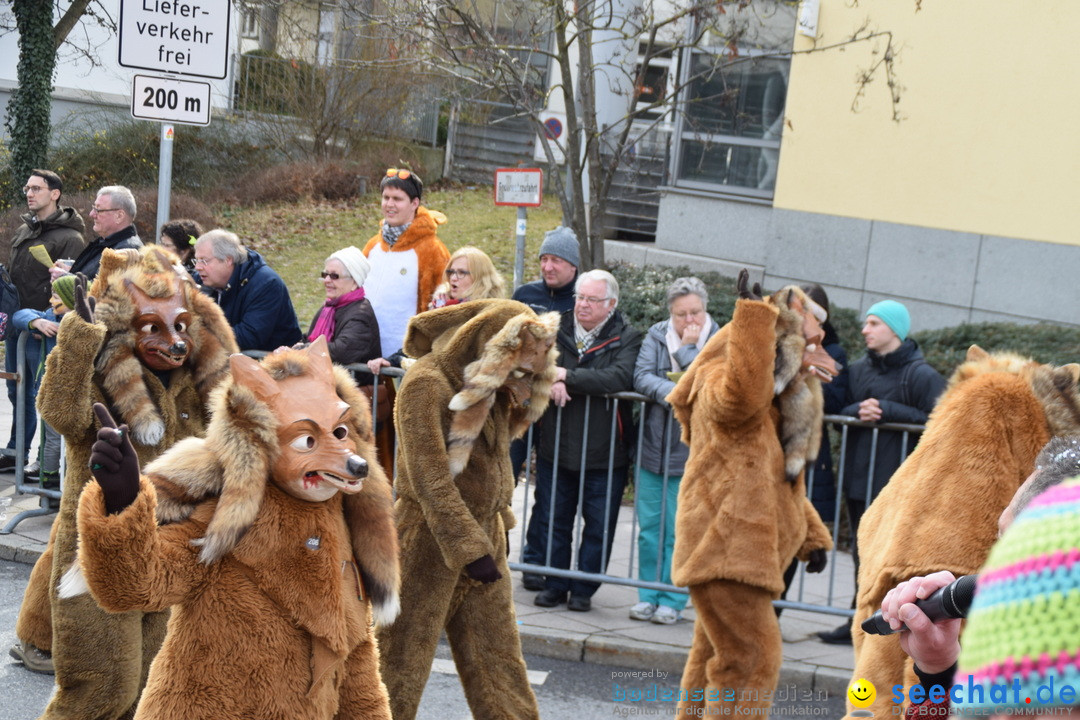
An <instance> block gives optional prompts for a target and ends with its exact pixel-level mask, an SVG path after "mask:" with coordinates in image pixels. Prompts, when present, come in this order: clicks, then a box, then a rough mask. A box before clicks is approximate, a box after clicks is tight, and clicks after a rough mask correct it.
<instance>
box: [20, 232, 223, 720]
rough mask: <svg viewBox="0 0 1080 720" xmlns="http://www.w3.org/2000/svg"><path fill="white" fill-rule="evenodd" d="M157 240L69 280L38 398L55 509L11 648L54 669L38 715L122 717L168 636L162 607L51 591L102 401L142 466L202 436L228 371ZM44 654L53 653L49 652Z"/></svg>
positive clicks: (69, 545)
mask: <svg viewBox="0 0 1080 720" xmlns="http://www.w3.org/2000/svg"><path fill="white" fill-rule="evenodd" d="M175 265H176V256H175V255H173V254H172V253H168V252H166V251H164V250H162V249H160V248H158V247H156V246H149V247H146V248H143V249H141V250H131V249H129V250H120V251H114V250H105V252H104V253H103V255H102V258H101V264H100V271H99V273H98V275H97V278H96V279H95V280H94V283H93V285H92V286H91V287H90V288H89V293H88V292H87V288H86V280H85V277H84V278H80V279H79V280H78V281H77V283H76V290H75V296H76V299H75V307H74V310H75V312H69V313H67V314H66V315H65V316H64V319H63V321H62V322H61V323H60V328H59V331H58V332H57V338H56V348H55V351H54V352H52V353H50V354H49V357H48V360H47V361H46V365H45V375H44V377H43V378H42V381H41V389H40V391H39V394H38V408H39V410H40V412H41V417H42V418H43V419H44V420H45V421H46V422H47V423H49V425H51V426H52V427H53V428H55V429H56V431H57V432H59V433H60V434H61V435H62V436H63V437H64V440H65V443H66V456H67V468H66V474H65V477H64V484H63V488H64V491H63V498H62V500H61V502H60V511H59V514H58V515H57V517H56V520H55V521H54V522H53V527H52V534H51V535H50V537H49V545H48V547H47V548H46V550H45V552H44V553H43V554H42V555H41V557H40V558H39V559H38V562H37V564H36V565H35V566H34V570H33V572H32V573H31V575H30V581H29V583H28V585H27V588H26V594H25V596H24V598H23V604H22V607H21V609H20V612H19V618H18V622H17V623H16V626H15V631H16V635H17V636H18V638H19V643H18V644H17V645H16V647H15V648H12V653H13V654H15V655H18V656H20V659H22V660H23V661H24V663H25V664H26V667H27V668H30V669H36V670H40V671H46V672H48V671H52V669H53V667H55V673H56V693H55V694H54V695H53V697H52V700H51V701H50V703H49V705H48V707H47V708H46V710H45V713H44V715H43V716H42V717H44V718H49V719H50V720H52V719H58V718H72V719H75V718H78V719H79V720H82V719H83V718H105V719H109V718H119V717H124V716H130V713H131V712H133V708H134V705H135V702H136V700H137V699H138V697H139V692H140V691H141V689H142V686H143V683H144V682H145V680H146V671H147V669H148V668H149V666H150V661H151V660H152V659H153V658H154V655H155V654H156V653H157V651H158V648H159V647H160V645H161V640H162V638H163V637H164V635H165V624H166V621H167V616H166V614H165V613H163V612H160V613H151V614H147V615H144V614H143V613H138V612H133V613H125V614H122V615H116V614H112V613H107V612H104V611H102V610H101V608H99V607H98V606H97V604H96V603H95V602H94V601H93V599H92V598H89V597H85V596H83V597H77V598H72V599H62V598H59V597H58V596H57V595H56V588H57V585H58V583H59V580H60V577H61V576H62V575H63V573H64V572H66V571H67V570H68V569H69V568H70V567H71V566H72V564H73V563H74V562H75V550H76V546H77V544H78V541H79V537H78V532H77V529H76V520H75V512H76V508H77V506H78V501H79V495H80V494H81V493H82V490H83V487H84V486H85V485H86V483H87V481H88V480H89V479H90V470H89V466H88V463H87V460H88V458H89V457H90V446H91V445H92V444H93V442H94V438H95V435H96V433H97V430H98V424H97V421H96V420H95V416H94V413H93V410H92V407H93V404H94V403H95V402H99V403H104V404H106V405H107V406H108V407H110V408H111V409H112V413H113V414H114V415H115V416H116V417H118V418H120V420H121V421H123V422H125V423H127V424H128V425H129V427H130V428H131V439H132V442H133V443H134V447H135V452H136V453H138V455H139V458H140V460H141V461H142V462H149V461H150V460H152V459H153V458H155V457H157V456H158V455H159V454H161V452H162V451H164V450H165V449H166V448H168V447H170V446H171V445H172V444H173V443H175V442H176V441H177V440H180V439H181V438H185V437H187V436H189V435H197V434H201V433H202V432H203V430H204V429H205V427H206V422H207V420H208V418H209V412H208V403H209V399H210V393H211V391H212V390H213V388H214V387H215V386H216V385H217V384H218V383H219V382H220V381H221V380H222V378H224V377H225V376H226V375H227V373H228V358H229V353H232V352H236V349H237V348H236V341H235V340H234V339H233V334H232V330H231V329H230V328H229V324H228V323H227V322H226V321H225V317H224V315H222V313H221V310H220V309H219V308H218V307H217V306H216V305H215V304H214V302H213V301H212V300H211V299H210V298H208V297H206V296H204V295H203V294H202V293H200V292H199V290H198V288H197V287H196V286H195V284H194V283H193V282H191V280H190V278H188V276H187V274H186V273H184V272H183V271H182V270H181V271H179V272H178V271H177V269H176V267H175ZM50 651H51V653H52V656H51V658H50V657H49V655H48V653H49V652H50Z"/></svg>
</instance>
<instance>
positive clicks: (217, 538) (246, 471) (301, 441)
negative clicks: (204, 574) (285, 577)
mask: <svg viewBox="0 0 1080 720" xmlns="http://www.w3.org/2000/svg"><path fill="white" fill-rule="evenodd" d="M231 364H232V372H233V375H232V378H230V379H229V380H227V381H226V382H225V383H223V384H222V387H221V388H220V389H219V390H218V391H217V392H216V393H215V395H214V400H213V416H212V418H211V421H210V425H209V427H208V428H207V433H206V438H205V439H202V438H187V439H186V440H182V441H181V442H179V443H177V444H176V445H174V446H173V447H172V448H171V449H169V450H168V451H166V452H165V454H163V455H162V456H160V457H159V458H158V459H157V460H155V461H154V462H152V463H150V465H148V466H147V467H146V470H145V474H146V475H147V476H149V477H150V479H151V480H152V481H153V483H154V486H155V489H156V490H157V498H158V505H157V512H158V521H159V522H161V523H163V524H167V523H170V522H176V521H179V520H182V519H184V518H186V517H188V515H190V514H191V511H192V510H193V509H194V507H195V506H196V505H197V504H198V503H199V502H201V501H203V500H205V499H207V498H211V497H217V498H218V503H217V508H216V510H215V511H214V515H213V518H212V519H211V520H210V522H209V524H208V525H207V529H206V533H205V535H204V536H203V538H202V539H201V542H200V543H199V544H200V545H201V550H200V553H199V559H200V560H201V561H202V562H205V563H213V562H217V561H218V560H220V559H221V558H223V557H224V556H226V555H227V554H228V553H229V552H231V551H232V549H233V548H235V547H236V544H237V543H238V542H239V541H240V539H241V538H242V537H243V535H244V533H245V532H247V530H248V528H250V527H251V525H252V524H253V523H254V522H255V519H256V517H257V516H258V514H259V511H260V508H261V507H262V502H263V497H264V494H265V489H266V484H267V483H268V482H273V483H274V484H275V485H277V486H278V487H280V488H281V489H282V490H284V491H285V492H287V493H289V494H290V495H292V496H293V497H296V498H299V499H300V500H302V501H306V502H323V501H326V500H327V499H329V498H330V497H332V496H333V495H335V494H336V493H337V492H339V491H341V492H344V493H346V496H345V498H344V500H343V505H344V512H345V521H346V524H347V525H348V527H349V532H350V536H351V539H352V543H353V553H354V555H355V559H356V562H357V565H358V567H359V568H360V574H361V577H362V578H363V580H364V586H365V588H366V589H367V591H368V593H369V595H370V597H371V600H372V603H373V606H374V612H375V615H376V618H377V619H378V621H379V622H380V623H387V622H390V621H392V620H393V617H394V616H396V614H397V603H398V596H397V593H398V584H399V571H398V558H397V531H396V530H395V528H394V518H393V505H392V499H391V493H390V483H389V481H387V479H386V476H385V475H384V474H383V472H382V469H381V467H380V465H379V463H378V462H376V461H375V446H374V437H373V435H372V431H371V408H370V406H369V405H368V402H367V400H366V398H364V396H363V395H362V393H361V392H360V391H359V389H358V388H357V387H356V383H355V381H354V380H353V379H352V377H351V376H350V375H349V373H348V372H347V371H346V370H344V369H343V368H340V367H336V366H333V365H331V363H330V356H329V352H328V350H327V347H326V340H325V338H320V339H319V340H316V341H315V342H314V343H312V344H311V346H309V347H308V348H306V349H304V350H288V351H282V352H277V353H273V354H271V355H267V356H266V357H265V358H263V360H262V361H261V362H259V363H256V362H255V361H254V360H252V359H251V358H247V357H244V356H242V355H234V356H233V357H232V359H231Z"/></svg>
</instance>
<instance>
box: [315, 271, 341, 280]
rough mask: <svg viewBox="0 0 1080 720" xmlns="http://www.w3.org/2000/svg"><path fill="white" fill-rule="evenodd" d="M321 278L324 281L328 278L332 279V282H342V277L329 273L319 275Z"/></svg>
mask: <svg viewBox="0 0 1080 720" xmlns="http://www.w3.org/2000/svg"><path fill="white" fill-rule="evenodd" d="M319 277H321V278H322V279H323V280H325V279H326V278H330V279H331V280H340V279H341V276H340V275H338V274H337V273H328V272H321V273H319Z"/></svg>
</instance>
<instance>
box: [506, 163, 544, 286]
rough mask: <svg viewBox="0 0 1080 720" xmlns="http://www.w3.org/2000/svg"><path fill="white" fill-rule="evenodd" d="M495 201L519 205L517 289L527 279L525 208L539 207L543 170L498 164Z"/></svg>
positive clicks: (542, 188)
mask: <svg viewBox="0 0 1080 720" xmlns="http://www.w3.org/2000/svg"><path fill="white" fill-rule="evenodd" d="M494 190H495V204H496V205H516V206H517V209H518V210H517V228H516V230H517V232H516V236H517V249H516V252H515V253H514V289H517V288H518V287H520V286H521V284H522V283H523V282H525V228H526V216H525V212H526V211H525V208H528V207H540V203H541V202H542V201H543V199H544V172H543V171H542V170H539V169H537V168H499V169H498V170H496V171H495V187H494Z"/></svg>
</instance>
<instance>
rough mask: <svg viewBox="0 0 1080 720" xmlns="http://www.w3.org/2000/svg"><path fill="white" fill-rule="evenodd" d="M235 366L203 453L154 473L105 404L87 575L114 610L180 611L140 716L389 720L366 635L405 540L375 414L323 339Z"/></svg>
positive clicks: (94, 463)
mask: <svg viewBox="0 0 1080 720" xmlns="http://www.w3.org/2000/svg"><path fill="white" fill-rule="evenodd" d="M230 367H231V371H232V379H231V381H226V383H224V384H223V386H222V388H221V389H220V390H219V391H218V392H217V393H216V394H215V397H214V401H213V410H214V414H213V418H212V420H211V421H210V426H209V428H208V429H207V437H206V439H202V438H188V439H186V440H183V441H181V442H179V443H177V444H176V445H174V446H173V447H172V448H171V449H170V450H169V451H167V452H166V453H165V454H163V455H162V456H161V457H160V458H158V459H157V460H156V461H155V462H153V463H150V464H149V465H148V466H147V467H146V469H145V475H143V476H142V477H140V475H139V462H138V458H137V456H136V453H135V450H134V448H133V447H132V445H131V443H130V440H129V437H130V435H129V433H127V432H126V429H125V428H126V426H124V425H121V426H120V427H119V428H117V427H116V426H115V423H114V422H113V421H112V418H111V417H110V416H109V414H108V412H107V411H106V410H105V408H104V407H103V406H101V405H96V406H95V412H96V413H97V415H98V418H99V420H100V423H101V426H102V429H101V430H100V431H98V434H97V436H98V440H97V442H95V443H94V445H93V453H92V455H91V457H90V462H91V469H92V470H93V473H94V477H95V479H96V482H91V483H89V484H88V485H87V487H86V489H85V490H84V491H83V495H82V498H81V501H80V503H79V531H80V534H81V537H82V542H81V545H80V548H79V560H80V568H81V570H82V574H83V576H84V577H85V581H86V583H87V585H88V586H89V588H90V591H91V592H92V593H93V595H94V597H95V598H96V599H97V601H98V602H99V603H100V604H101V606H102V607H103V608H105V609H106V610H108V611H110V612H116V613H126V612H131V611H156V610H160V609H164V608H167V607H170V606H172V608H173V610H172V617H171V619H170V621H169V633H168V635H167V636H166V638H165V642H164V644H163V646H162V648H161V652H160V653H159V654H158V656H157V659H156V660H155V661H154V664H153V666H152V668H151V669H150V677H149V679H148V680H147V684H146V690H145V691H144V692H143V695H142V698H141V699H140V701H139V707H138V711H137V713H136V717H137V718H146V719H148V720H203V719H206V720H209V719H211V718H213V719H214V720H241V719H242V718H243V719H245V720H246V719H250V718H290V720H331V718H336V719H337V720H347V719H349V718H355V719H356V720H360V719H363V720H371V719H375V720H379V719H382V720H390V707H389V705H388V703H387V696H386V689H385V687H384V686H383V684H382V682H381V680H380V679H379V669H378V653H377V650H376V646H375V634H374V630H373V629H372V628H371V621H372V616H373V615H374V619H375V620H376V622H379V623H387V622H392V621H393V619H394V617H395V616H396V614H397V611H398V595H397V593H398V564H397V535H396V532H395V530H394V520H393V507H392V504H391V498H390V484H389V482H388V481H387V479H386V477H385V476H384V475H383V474H382V470H381V469H380V467H379V464H378V463H377V462H375V450H374V445H373V442H372V435H371V424H370V423H371V420H370V418H371V410H370V407H369V406H368V403H367V400H366V399H365V398H364V397H363V396H362V395H361V393H360V391H359V389H358V388H357V387H356V384H355V382H354V381H353V380H352V379H351V377H350V376H349V374H348V373H347V372H346V371H345V370H344V369H342V368H338V367H335V366H333V365H332V364H331V362H330V354H329V352H328V350H327V346H326V339H325V338H319V339H318V340H316V341H315V342H314V343H312V344H311V345H310V346H309V347H307V348H305V349H303V350H286V351H279V352H277V353H274V354H272V355H269V356H267V357H266V358H264V359H263V361H262V363H261V364H260V363H257V362H256V361H254V360H252V359H251V358H249V357H246V356H244V355H233V356H232V357H231V358H230ZM155 498H156V500H155ZM159 523H161V524H160V525H159ZM69 580H70V587H71V588H72V590H73V591H76V592H77V591H78V582H77V581H78V578H73V577H71V575H70V574H69V576H66V577H65V582H64V583H63V584H62V587H61V593H62V594H65V595H66V594H67V593H68V591H69Z"/></svg>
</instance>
